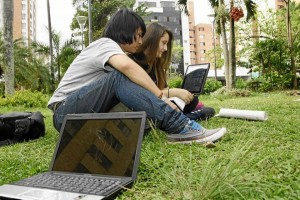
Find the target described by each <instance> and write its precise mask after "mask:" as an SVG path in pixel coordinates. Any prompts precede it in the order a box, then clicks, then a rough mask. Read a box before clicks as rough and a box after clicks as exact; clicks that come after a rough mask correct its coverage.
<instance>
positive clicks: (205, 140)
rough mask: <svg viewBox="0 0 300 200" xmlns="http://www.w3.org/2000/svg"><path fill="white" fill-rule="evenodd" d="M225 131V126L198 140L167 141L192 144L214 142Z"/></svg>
mask: <svg viewBox="0 0 300 200" xmlns="http://www.w3.org/2000/svg"><path fill="white" fill-rule="evenodd" d="M226 132H227V130H226V128H221V129H220V130H219V131H218V132H217V133H215V134H213V135H210V136H208V137H205V138H201V139H198V140H187V141H176V142H171V141H169V143H173V144H176V143H180V144H192V143H207V142H215V141H217V140H219V139H220V138H221V137H223V136H224V135H225V133H226Z"/></svg>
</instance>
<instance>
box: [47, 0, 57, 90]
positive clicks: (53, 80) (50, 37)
mask: <svg viewBox="0 0 300 200" xmlns="http://www.w3.org/2000/svg"><path fill="white" fill-rule="evenodd" d="M47 11H48V32H49V44H50V73H51V91H54V82H55V77H54V68H53V47H52V26H51V13H50V3H49V0H47Z"/></svg>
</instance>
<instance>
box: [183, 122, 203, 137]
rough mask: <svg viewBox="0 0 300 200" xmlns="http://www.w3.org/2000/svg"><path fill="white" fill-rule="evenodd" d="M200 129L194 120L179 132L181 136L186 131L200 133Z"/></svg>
mask: <svg viewBox="0 0 300 200" xmlns="http://www.w3.org/2000/svg"><path fill="white" fill-rule="evenodd" d="M201 129H202V127H201V126H200V124H198V123H197V122H195V121H194V120H190V121H189V122H188V124H187V125H186V126H185V128H184V129H183V131H182V132H181V134H185V133H186V132H188V131H200V130H201Z"/></svg>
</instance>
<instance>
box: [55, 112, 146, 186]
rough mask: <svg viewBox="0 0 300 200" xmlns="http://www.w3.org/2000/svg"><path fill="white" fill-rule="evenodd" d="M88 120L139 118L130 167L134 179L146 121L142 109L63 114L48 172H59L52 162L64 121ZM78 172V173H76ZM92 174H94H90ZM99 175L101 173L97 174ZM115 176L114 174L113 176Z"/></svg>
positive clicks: (61, 135) (61, 134) (56, 151)
mask: <svg viewBox="0 0 300 200" xmlns="http://www.w3.org/2000/svg"><path fill="white" fill-rule="evenodd" d="M84 119H86V120H88V119H99V120H101V119H141V125H140V130H139V135H138V141H137V142H138V143H137V148H136V153H135V159H134V164H133V169H132V176H131V178H132V180H133V181H135V180H136V177H137V170H138V164H139V161H140V153H141V148H142V140H143V135H144V128H145V122H146V113H145V112H144V111H140V112H111V113H85V114H68V115H66V116H65V118H64V121H63V124H62V127H61V130H60V133H59V139H58V142H57V144H56V147H55V150H54V153H53V156H52V160H51V163H50V165H49V171H50V172H59V171H54V170H53V168H54V162H55V158H56V156H57V153H58V149H59V145H60V142H61V140H62V137H63V132H64V127H65V125H66V122H67V121H68V120H84ZM62 173H68V172H62ZM78 174H80V173H78ZM92 175H94V174H92ZM95 175H99V174H95ZM99 176H101V175H99ZM103 176H106V177H107V176H109V177H110V175H103ZM114 177H116V176H114ZM120 177H126V178H128V176H120Z"/></svg>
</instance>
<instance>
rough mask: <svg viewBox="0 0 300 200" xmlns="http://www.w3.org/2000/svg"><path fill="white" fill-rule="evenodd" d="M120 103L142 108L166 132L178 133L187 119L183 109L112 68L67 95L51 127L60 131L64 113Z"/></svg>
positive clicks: (101, 110) (100, 109) (103, 108)
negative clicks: (181, 110)
mask: <svg viewBox="0 0 300 200" xmlns="http://www.w3.org/2000/svg"><path fill="white" fill-rule="evenodd" d="M119 102H122V103H123V104H124V105H125V106H127V107H128V108H129V109H132V110H133V111H145V112H146V113H147V118H150V119H151V120H152V121H153V122H154V123H155V125H156V127H158V128H159V129H161V130H163V131H166V132H167V133H169V134H174V133H179V132H180V131H181V130H182V129H183V128H184V126H185V125H186V124H187V122H188V121H189V118H187V117H186V116H185V115H183V114H182V112H177V111H176V110H174V109H172V108H171V107H170V106H169V105H168V104H167V103H165V102H164V101H162V100H160V99H159V98H157V97H156V96H155V95H154V94H153V93H152V92H150V91H148V90H146V89H144V88H143V87H141V86H139V85H137V84H135V83H133V82H132V81H130V80H129V79H128V78H127V77H126V76H125V75H123V74H122V73H120V72H119V71H117V70H114V71H112V72H108V73H106V74H104V75H102V76H101V77H100V78H99V79H97V80H96V81H94V82H92V83H91V84H89V85H87V86H84V87H82V88H81V89H79V90H77V91H75V92H74V93H73V94H71V95H70V96H69V97H67V98H66V99H65V100H64V102H63V103H62V104H61V105H60V106H59V107H58V108H57V109H56V111H55V112H54V116H53V122H54V126H55V128H56V129H57V130H58V131H59V130H60V128H61V125H62V123H63V119H64V117H65V115H67V114H74V113H105V112H108V111H109V110H110V109H111V108H112V107H113V106H115V105H116V104H118V103H119Z"/></svg>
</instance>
